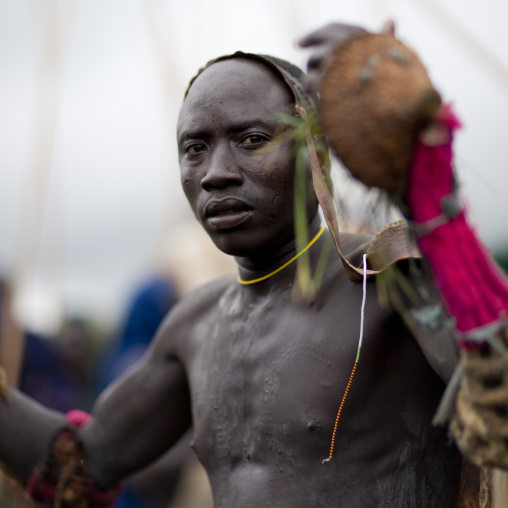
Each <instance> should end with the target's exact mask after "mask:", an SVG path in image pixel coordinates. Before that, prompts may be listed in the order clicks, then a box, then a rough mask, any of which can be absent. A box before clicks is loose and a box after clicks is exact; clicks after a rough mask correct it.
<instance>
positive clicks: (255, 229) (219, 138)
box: [178, 59, 295, 256]
mask: <svg viewBox="0 0 508 508" xmlns="http://www.w3.org/2000/svg"><path fill="white" fill-rule="evenodd" d="M281 112H285V113H290V114H291V113H293V112H294V109H293V99H292V97H291V94H290V92H289V90H288V89H287V87H286V86H285V84H284V83H283V82H282V80H281V79H280V78H278V77H277V76H276V75H275V74H274V73H273V72H272V71H271V70H270V69H268V68H267V67H265V66H264V65H262V64H260V63H258V62H254V61H251V60H245V59H231V60H225V61H222V62H218V63H216V64H214V65H212V66H211V67H209V68H208V69H206V70H205V71H204V72H203V73H202V74H201V75H200V76H198V78H197V79H196V81H195V82H194V83H193V85H192V87H191V88H190V91H189V93H188V95H187V98H186V100H185V102H184V104H183V106H182V109H181V112H180V118H179V121H178V149H179V159H180V169H181V179H182V185H183V189H184V192H185V194H186V196H187V199H188V200H189V203H190V205H191V207H192V209H193V211H194V213H195V215H196V217H197V218H198V220H199V222H200V223H201V224H202V226H203V227H204V228H205V230H206V231H207V233H208V234H209V235H210V237H211V238H212V240H213V241H214V243H215V244H216V245H217V246H218V247H219V248H220V249H221V250H223V251H224V252H226V253H228V254H233V255H236V256H252V255H254V256H256V255H262V254H263V252H265V251H268V250H272V249H274V248H275V249H276V248H277V247H279V246H282V245H284V244H285V243H287V242H288V241H290V240H291V239H292V238H293V235H294V217H293V215H294V214H293V201H294V168H295V162H294V159H293V157H292V156H291V154H290V145H289V143H287V142H286V143H281V142H280V139H278V140H275V141H274V138H276V137H277V136H278V135H279V134H280V133H281V125H280V123H279V121H278V120H277V113H281Z"/></svg>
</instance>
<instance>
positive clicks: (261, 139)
mask: <svg viewBox="0 0 508 508" xmlns="http://www.w3.org/2000/svg"><path fill="white" fill-rule="evenodd" d="M266 141H268V139H267V138H266V137H265V136H262V135H261V134H249V135H248V136H245V137H244V138H243V139H242V141H241V144H242V145H260V144H262V143H265V142H266Z"/></svg>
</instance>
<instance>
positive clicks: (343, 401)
mask: <svg viewBox="0 0 508 508" xmlns="http://www.w3.org/2000/svg"><path fill="white" fill-rule="evenodd" d="M366 294H367V257H366V255H365V254H364V255H363V297H362V308H361V316H360V338H359V339H358V350H357V352H356V359H355V363H354V365H353V370H352V371H351V375H350V376H349V381H348V383H347V386H346V389H345V390H344V395H343V396H342V400H341V402H340V406H339V410H338V411H337V417H336V418H335V425H334V426H333V433H332V441H331V444H330V454H329V455H328V458H327V459H324V460H323V464H324V463H325V462H330V461H331V460H332V457H333V450H334V448H335V436H336V435H337V427H338V426H339V420H340V415H341V414H342V408H343V407H344V403H345V402H346V398H347V395H348V393H349V389H350V388H351V383H352V382H353V378H354V376H355V372H356V368H357V367H358V361H359V360H360V351H361V350H362V341H363V321H364V315H365V296H366Z"/></svg>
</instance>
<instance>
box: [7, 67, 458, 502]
mask: <svg viewBox="0 0 508 508" xmlns="http://www.w3.org/2000/svg"><path fill="white" fill-rule="evenodd" d="M278 112H285V113H287V114H293V113H294V97H293V96H292V94H291V93H290V90H289V88H288V86H287V85H286V83H285V82H284V81H283V79H282V78H281V76H280V75H278V74H277V73H276V72H275V71H274V69H273V68H270V67H269V66H268V65H267V64H266V63H264V62H262V61H258V60H256V59H253V58H248V57H235V58H230V59H226V60H222V61H219V62H217V63H214V64H213V65H211V66H209V67H208V68H207V69H206V70H204V71H203V72H202V73H201V74H200V75H199V76H198V77H197V78H196V79H195V81H194V82H193V83H192V85H191V87H190V89H189V91H188V95H187V96H186V99H185V101H184V103H183V106H182V109H181V113H180V117H179V121H178V147H179V157H180V167H181V177H182V184H183V188H184V191H185V193H186V196H187V198H188V200H189V203H190V205H191V207H192V209H193V211H194V213H195V215H196V217H197V219H198V220H199V222H200V223H201V224H202V226H203V227H204V228H205V230H206V231H207V233H208V234H209V235H210V237H211V238H212V240H213V241H214V242H215V244H216V245H217V247H218V248H220V249H221V250H223V251H224V252H226V253H228V254H230V255H233V256H235V258H236V261H237V263H238V273H239V279H240V280H241V281H252V280H256V279H258V278H262V277H263V276H266V275H269V274H271V273H272V272H274V271H275V270H276V269H277V268H278V267H280V266H282V265H283V264H284V263H286V262H287V261H289V260H290V259H291V258H292V257H293V256H294V255H295V250H296V247H295V245H296V244H295V238H294V210H293V201H294V169H295V161H294V159H293V157H292V155H291V147H290V144H289V143H280V142H273V140H274V138H276V137H277V135H278V134H279V133H280V130H281V125H280V124H279V122H278V120H277V119H276V115H275V114H276V113H278ZM317 210H318V207H317V202H316V200H315V198H314V197H309V199H308V204H307V212H308V217H309V238H314V237H318V238H317V241H316V242H315V243H314V244H313V245H312V246H311V247H310V248H309V250H308V252H309V254H310V262H311V266H312V267H315V266H316V264H317V261H318V258H319V256H320V252H321V250H322V248H323V246H324V245H325V243H328V242H331V239H330V237H329V235H328V233H327V232H323V233H322V234H319V232H320V228H321V220H320V217H319V215H318V213H317ZM367 240H368V239H367V238H366V237H365V236H361V235H354V234H344V235H342V244H343V250H344V252H345V253H346V254H347V255H348V256H349V257H350V258H356V259H359V257H360V256H361V252H362V246H363V247H364V246H365V243H366V241H367ZM295 264H296V263H290V264H289V265H288V266H287V267H286V268H284V269H283V270H281V271H278V272H277V273H275V274H273V275H271V276H269V277H268V278H266V279H264V280H261V281H259V282H257V283H253V284H242V283H240V282H239V281H238V280H237V278H236V277H225V278H221V279H219V280H217V281H215V282H213V283H211V284H209V285H207V286H205V287H202V288H201V289H199V290H197V291H196V292H194V293H193V294H192V295H191V296H190V297H188V298H186V299H184V300H183V301H182V302H181V303H179V304H178V305H177V306H176V307H175V308H174V309H173V311H172V312H171V313H170V315H169V316H168V318H167V319H166V321H165V323H164V324H163V326H162V328H161V329H160V331H159V332H158V335H157V337H156V339H155V340H154V342H153V344H152V346H151V347H150V349H149V351H148V354H147V355H146V357H145V359H144V361H143V362H142V363H141V364H139V365H138V366H137V367H136V368H135V369H134V370H132V371H130V373H128V374H127V375H126V377H124V378H123V379H122V380H120V381H119V382H117V383H116V384H115V385H114V386H113V387H111V388H110V389H108V390H106V392H105V393H104V394H103V395H102V396H101V397H100V398H99V400H98V402H97V404H96V405H95V408H94V410H93V419H92V420H91V421H90V422H88V423H87V424H85V425H83V426H81V427H80V429H79V431H78V434H79V438H80V440H81V443H82V446H83V450H84V457H85V466H86V470H87V474H89V475H90V477H91V478H92V479H93V480H94V481H95V483H96V485H98V486H99V487H100V488H102V489H107V488H109V487H110V486H111V485H113V484H115V483H116V482H118V481H119V480H121V479H122V478H124V477H125V476H126V475H129V474H130V473H132V472H134V471H136V470H137V469H139V468H140V467H142V466H143V465H146V464H148V463H149V462H151V461H153V460H154V459H156V458H157V457H158V456H160V454H162V453H163V452H164V451H165V450H167V449H168V448H169V447H170V446H171V445H172V444H173V443H175V442H176V441H177V440H178V439H179V437H180V436H181V435H182V434H183V433H184V432H185V431H186V429H187V428H188V427H189V426H190V425H191V423H192V424H193V428H194V435H193V438H192V442H191V446H192V448H193V449H194V451H195V453H196V454H197V456H198V458H199V460H200V461H201V463H202V464H203V465H204V467H205V469H206V471H207V473H208V475H209V478H210V482H211V485H212V490H213V496H214V502H215V506H216V507H217V508H240V507H241V508H253V507H255V508H260V507H270V506H273V507H275V506H282V507H292V508H309V507H346V506H347V507H351V508H353V507H361V508H365V507H390V508H395V507H400V508H407V507H424V508H430V507H432V508H438V507H449V506H451V505H452V502H453V499H454V496H455V494H456V491H457V476H458V470H459V462H460V459H459V455H458V452H457V450H456V448H455V447H454V446H453V445H451V444H450V443H449V440H448V439H447V436H446V430H445V429H443V428H436V427H433V426H432V425H431V419H432V416H433V414H434V412H435V410H436V407H437V404H438V402H439V400H440V397H441V395H442V393H443V390H444V386H445V383H444V381H443V379H446V378H447V377H448V376H449V374H450V372H451V370H452V368H453V364H454V361H455V359H454V358H453V355H451V356H450V357H449V358H443V357H439V358H438V356H437V355H434V356H433V355H432V352H431V351H432V348H430V349H429V344H428V343H427V342H425V343H424V342H421V341H428V340H432V337H430V336H425V334H423V336H422V337H423V338H422V337H420V338H418V339H415V338H413V337H412V336H411V335H410V333H409V332H408V331H407V330H406V328H405V327H404V325H403V324H402V322H401V320H400V318H399V317H398V315H396V314H395V313H394V312H393V310H391V309H386V308H382V307H380V305H379V304H378V300H377V294H376V288H375V285H374V284H375V283H374V282H372V281H371V282H369V283H368V284H367V294H366V306H365V325H364V338H363V347H362V352H361V358H360V363H359V366H358V370H357V372H356V376H355V378H354V381H353V383H352V385H351V388H350V390H349V395H348V398H347V400H346V403H345V406H344V410H343V413H342V416H341V419H340V422H339V426H338V430H337V435H336V439H335V448H334V455H333V458H332V460H331V461H329V462H325V463H323V459H326V458H327V457H328V454H329V449H330V442H331V436H332V431H333V426H334V421H335V416H336V413H337V410H338V406H339V403H340V400H341V398H342V395H343V393H344V390H345V388H346V385H347V384H348V379H349V376H350V373H351V368H352V366H353V363H354V361H355V357H356V354H357V345H358V336H359V332H360V307H361V302H362V284H355V283H352V282H350V281H349V280H348V278H347V277H346V274H345V272H344V268H343V265H342V263H341V261H340V259H339V257H338V256H337V255H336V254H335V252H334V253H333V254H332V255H331V256H330V257H329V259H328V263H327V266H326V270H325V273H324V278H323V282H322V285H321V288H320V290H319V291H318V293H317V296H316V298H315V300H314V301H313V302H312V303H305V302H303V301H295V300H294V299H293V298H292V286H293V283H294V280H295V270H296V268H295ZM441 339H442V337H441ZM449 340H450V341H451V340H452V337H451V336H450V337H449ZM418 341H420V342H418ZM422 350H424V351H427V358H426V356H424V354H423V353H422ZM429 351H430V352H429ZM431 364H432V365H433V367H431ZM436 371H437V372H439V375H438V374H437V373H436ZM0 399H1V400H0V428H1V429H2V432H1V437H0V460H1V461H2V462H3V463H4V464H6V465H7V466H8V468H9V469H10V470H11V472H13V473H14V474H15V475H16V476H18V477H19V478H20V479H21V480H22V481H27V479H28V478H29V476H30V475H31V473H32V471H33V470H34V468H35V467H36V465H37V464H38V463H39V461H40V460H41V457H43V456H44V455H46V454H47V450H48V443H49V442H50V440H51V439H52V438H53V436H54V435H55V432H56V431H57V430H58V429H59V428H62V427H64V426H65V425H66V424H67V422H66V419H65V416H64V415H61V414H58V413H55V412H51V411H48V410H47V409H45V408H43V407H41V406H38V405H36V404H34V403H32V402H31V401H30V400H28V399H27V398H26V397H24V396H23V395H21V394H19V393H18V392H16V391H14V390H11V391H10V400H9V402H7V401H6V400H4V399H3V398H1V397H0ZM91 506H94V504H91Z"/></svg>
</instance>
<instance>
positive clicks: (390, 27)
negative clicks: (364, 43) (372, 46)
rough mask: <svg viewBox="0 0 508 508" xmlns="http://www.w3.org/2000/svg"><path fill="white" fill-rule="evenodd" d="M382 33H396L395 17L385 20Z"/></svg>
mask: <svg viewBox="0 0 508 508" xmlns="http://www.w3.org/2000/svg"><path fill="white" fill-rule="evenodd" d="M381 33H382V34H390V35H395V21H393V19H389V20H388V21H385V23H384V24H383V27H382V28H381Z"/></svg>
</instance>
